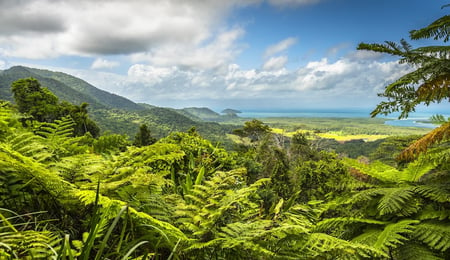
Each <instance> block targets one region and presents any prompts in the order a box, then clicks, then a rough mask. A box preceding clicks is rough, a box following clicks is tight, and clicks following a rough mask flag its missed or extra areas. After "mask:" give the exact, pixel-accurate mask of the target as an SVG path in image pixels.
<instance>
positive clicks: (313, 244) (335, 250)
mask: <svg viewBox="0 0 450 260" xmlns="http://www.w3.org/2000/svg"><path fill="white" fill-rule="evenodd" d="M304 250H305V252H306V254H307V255H308V258H312V259H314V258H315V259H320V258H322V257H327V258H329V257H331V258H338V259H361V258H380V257H387V254H386V253H385V252H383V251H382V250H379V249H377V248H375V247H372V246H369V245H365V244H360V243H356V242H350V241H346V240H342V239H339V238H335V237H333V236H330V235H327V234H324V233H312V234H311V235H310V239H309V240H308V242H307V243H306V244H305V245H304Z"/></svg>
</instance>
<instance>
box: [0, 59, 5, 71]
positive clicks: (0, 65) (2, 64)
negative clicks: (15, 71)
mask: <svg viewBox="0 0 450 260" xmlns="http://www.w3.org/2000/svg"><path fill="white" fill-rule="evenodd" d="M4 69H6V61H4V60H0V70H4Z"/></svg>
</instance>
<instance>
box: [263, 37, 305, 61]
mask: <svg viewBox="0 0 450 260" xmlns="http://www.w3.org/2000/svg"><path fill="white" fill-rule="evenodd" d="M295 43H297V38H294V37H289V38H287V39H284V40H282V41H280V42H278V43H276V44H274V45H271V46H269V47H268V48H267V49H266V51H265V52H264V57H269V56H272V55H275V54H278V53H280V52H282V51H285V50H287V49H288V48H289V47H291V46H292V45H294V44H295Z"/></svg>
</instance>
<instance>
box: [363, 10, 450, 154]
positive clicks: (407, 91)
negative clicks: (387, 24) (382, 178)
mask: <svg viewBox="0 0 450 260" xmlns="http://www.w3.org/2000/svg"><path fill="white" fill-rule="evenodd" d="M447 6H448V5H447ZM444 7H446V6H444ZM449 26H450V16H449V15H446V16H443V17H441V18H439V19H437V20H436V21H434V22H432V23H431V24H430V25H428V26H427V27H425V28H422V29H419V30H413V31H411V32H410V38H411V40H420V39H429V38H433V39H434V40H437V41H440V42H442V41H443V42H444V43H446V42H448V40H449V38H450V31H449V30H448V28H449ZM358 49H359V50H370V51H376V52H382V53H388V54H391V55H395V56H399V57H400V60H399V62H400V63H406V64H409V65H411V67H412V68H413V71H412V72H410V73H407V74H406V75H404V76H402V77H400V78H399V79H397V80H396V81H395V82H393V83H391V84H389V85H388V86H386V88H385V90H384V92H383V93H380V94H379V96H381V97H385V98H387V101H383V102H381V103H380V104H378V106H377V107H376V108H375V110H373V111H372V113H371V115H372V116H373V117H374V116H376V115H378V114H385V115H386V114H389V113H392V112H401V114H400V118H406V117H408V114H409V113H410V112H414V111H415V108H416V107H417V105H419V104H425V105H427V106H428V105H429V104H431V103H440V102H445V100H447V102H449V101H450V46H448V45H434V46H425V47H418V48H413V47H412V46H411V45H410V44H409V43H408V42H407V41H406V40H404V39H402V40H401V41H400V44H397V43H394V42H390V41H386V42H385V44H377V43H375V44H367V43H361V44H359V46H358ZM449 139H450V121H449V122H446V123H444V124H442V126H441V127H439V128H436V129H435V130H433V131H431V132H430V133H429V134H427V135H426V136H424V137H423V138H421V139H420V140H419V141H418V142H416V143H414V144H413V145H412V146H410V147H409V148H408V149H407V150H405V151H404V152H403V153H402V154H400V158H402V159H412V158H414V157H415V155H417V154H418V153H421V152H425V151H426V150H427V149H428V148H429V147H430V146H431V145H432V144H435V143H438V142H441V141H444V140H449Z"/></svg>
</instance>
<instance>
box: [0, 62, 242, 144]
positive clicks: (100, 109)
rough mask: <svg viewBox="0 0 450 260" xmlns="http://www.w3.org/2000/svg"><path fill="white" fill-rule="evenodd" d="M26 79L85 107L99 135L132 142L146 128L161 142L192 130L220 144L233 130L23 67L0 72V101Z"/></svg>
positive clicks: (64, 76)
mask: <svg viewBox="0 0 450 260" xmlns="http://www.w3.org/2000/svg"><path fill="white" fill-rule="evenodd" d="M29 77H32V78H35V79H37V80H38V81H39V82H40V83H41V85H42V86H44V87H47V88H48V89H49V90H50V91H52V92H53V93H54V94H55V95H56V96H57V97H58V98H59V99H60V100H61V101H62V100H65V101H68V102H71V103H73V104H81V103H83V102H86V103H88V104H89V111H90V113H91V115H92V118H93V119H94V120H95V121H96V122H98V124H99V127H100V129H101V130H102V132H111V133H118V134H126V135H128V136H129V137H131V138H133V137H134V135H135V133H136V132H137V130H138V128H139V125H141V124H147V125H148V126H149V127H150V129H151V131H152V133H153V134H154V135H155V136H156V137H158V138H161V137H164V136H166V135H167V134H169V133H170V132H174V131H187V130H189V129H190V128H191V127H195V128H196V129H197V131H198V132H199V133H200V134H202V135H203V136H205V137H208V138H210V139H211V140H215V141H224V140H223V139H224V135H225V133H228V132H230V131H231V129H232V128H233V127H231V126H221V125H219V124H217V123H210V122H204V121H203V120H202V119H201V118H199V117H197V116H196V115H192V114H189V113H188V112H187V111H184V110H176V109H171V108H162V107H155V106H152V105H147V104H137V103H134V102H133V101H131V100H128V99H126V98H124V97H121V96H118V95H115V94H111V93H109V92H107V91H103V90H101V89H98V88H96V87H95V86H93V85H91V84H89V83H87V82H86V81H84V80H82V79H79V78H77V77H74V76H72V75H69V74H66V73H62V72H53V71H49V70H41V69H34V68H28V67H23V66H15V67H12V68H10V69H7V70H3V71H0V99H2V100H7V101H11V102H13V97H12V93H11V90H10V87H11V83H12V82H14V81H16V80H18V79H21V78H29ZM219 116H220V115H219Z"/></svg>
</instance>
